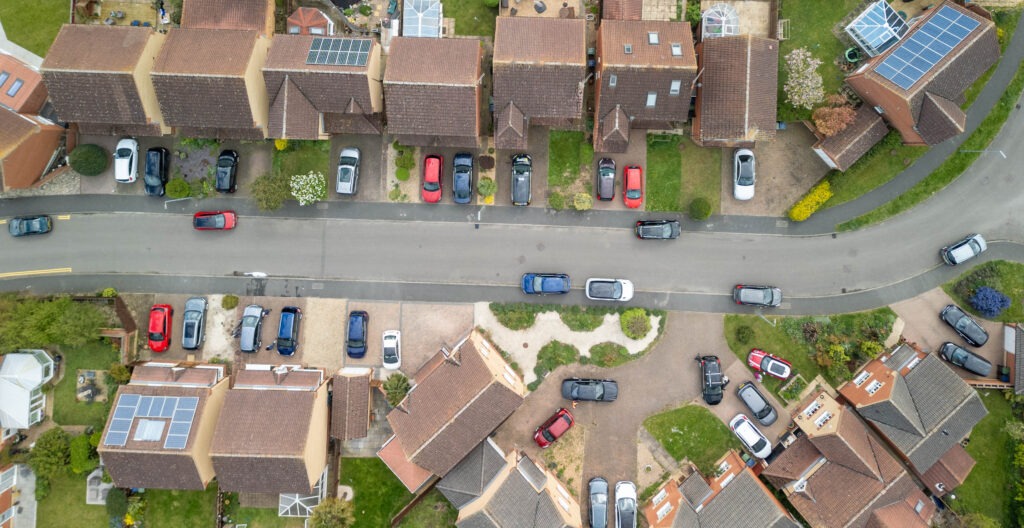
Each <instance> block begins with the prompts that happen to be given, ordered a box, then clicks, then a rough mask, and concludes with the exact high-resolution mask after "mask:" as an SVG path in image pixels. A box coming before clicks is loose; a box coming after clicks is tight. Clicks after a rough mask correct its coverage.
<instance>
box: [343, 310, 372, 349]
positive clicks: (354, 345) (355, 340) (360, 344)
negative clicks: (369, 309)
mask: <svg viewBox="0 0 1024 528" xmlns="http://www.w3.org/2000/svg"><path fill="white" fill-rule="evenodd" d="M369 324H370V314H368V313H366V312H364V311H362V310H353V311H351V312H349V314H348V338H347V339H346V340H345V349H346V352H347V353H348V357H350V358H353V359H359V358H361V357H363V356H365V355H366V327H367V326H368V325H369Z"/></svg>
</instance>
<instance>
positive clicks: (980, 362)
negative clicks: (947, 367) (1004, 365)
mask: <svg viewBox="0 0 1024 528" xmlns="http://www.w3.org/2000/svg"><path fill="white" fill-rule="evenodd" d="M939 355H940V356H942V359H945V360H946V361H949V362H950V363H952V364H954V365H956V366H958V367H960V368H962V369H964V370H966V371H968V372H973V373H975V374H977V375H979V376H981V377H983V378H987V377H989V375H990V374H992V363H989V361H988V360H987V359H985V358H983V357H981V356H979V355H977V354H975V353H974V352H971V351H970V350H967V349H965V348H964V347H962V346H960V345H957V344H953V343H950V342H948V341H947V342H945V343H943V344H942V346H941V347H939Z"/></svg>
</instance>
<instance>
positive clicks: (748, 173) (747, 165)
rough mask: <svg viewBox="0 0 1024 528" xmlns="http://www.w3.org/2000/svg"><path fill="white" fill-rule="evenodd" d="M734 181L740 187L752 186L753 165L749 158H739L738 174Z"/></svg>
mask: <svg viewBox="0 0 1024 528" xmlns="http://www.w3.org/2000/svg"><path fill="white" fill-rule="evenodd" d="M736 181H737V182H738V183H739V184H740V185H753V184H754V163H753V160H751V159H750V156H740V166H739V174H737V175H736Z"/></svg>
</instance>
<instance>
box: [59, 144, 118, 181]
mask: <svg viewBox="0 0 1024 528" xmlns="http://www.w3.org/2000/svg"><path fill="white" fill-rule="evenodd" d="M68 163H69V164H70V165H71V168H72V169H75V172H77V173H79V174H81V175H82V176H98V175H99V174H102V173H103V171H105V170H107V166H108V165H109V164H110V154H108V153H107V151H106V150H104V149H103V147H101V146H99V145H92V144H88V145H79V146H78V147H76V148H75V150H73V151H71V155H70V156H68Z"/></svg>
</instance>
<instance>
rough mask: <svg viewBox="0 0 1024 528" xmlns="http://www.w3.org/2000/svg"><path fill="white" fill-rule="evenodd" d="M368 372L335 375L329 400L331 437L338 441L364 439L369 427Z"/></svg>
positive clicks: (369, 394)
mask: <svg viewBox="0 0 1024 528" xmlns="http://www.w3.org/2000/svg"><path fill="white" fill-rule="evenodd" d="M370 374H371V372H370V370H369V369H366V373H365V374H356V375H350V374H336V375H335V376H334V397H333V399H332V400H331V436H332V437H333V438H337V439H338V440H352V439H354V438H365V437H366V433H367V431H368V429H369V425H370V398H371V393H370Z"/></svg>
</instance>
